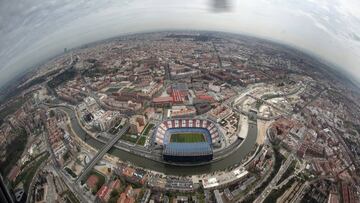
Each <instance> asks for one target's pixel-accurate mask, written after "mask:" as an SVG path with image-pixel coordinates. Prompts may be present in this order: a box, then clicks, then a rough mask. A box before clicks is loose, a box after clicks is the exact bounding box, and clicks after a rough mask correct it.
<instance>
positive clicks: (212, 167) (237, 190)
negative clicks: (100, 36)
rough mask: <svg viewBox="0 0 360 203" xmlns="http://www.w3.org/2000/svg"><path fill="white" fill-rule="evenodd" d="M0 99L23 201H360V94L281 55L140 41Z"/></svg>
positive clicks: (323, 68) (7, 171) (35, 76)
mask: <svg viewBox="0 0 360 203" xmlns="http://www.w3.org/2000/svg"><path fill="white" fill-rule="evenodd" d="M1 94H2V95H1V98H3V99H2V103H1V107H0V125H1V126H0V146H1V148H0V172H1V175H2V176H0V177H1V180H2V181H3V182H4V183H5V185H7V187H8V188H10V190H9V191H8V192H9V195H11V196H13V198H14V199H15V200H16V202H36V203H38V202H39V203H40V202H117V203H133V202H141V203H148V202H149V203H154V202H165V203H167V202H173V203H177V202H194V203H196V202H216V203H222V202H224V203H230V202H257V203H260V202H324V203H325V202H328V203H336V202H345V203H355V202H360V178H359V177H360V157H359V156H360V148H359V146H360V102H359V101H360V93H359V88H358V87H356V86H355V85H354V84H352V83H351V82H350V81H349V80H347V79H346V78H345V77H343V76H342V75H341V74H340V73H338V72H336V70H335V69H333V68H331V67H329V65H326V64H324V62H321V61H320V60H318V59H315V58H313V57H310V56H308V55H306V54H304V53H302V52H299V51H297V50H295V49H293V48H289V47H285V46H284V45H281V44H275V43H273V42H269V41H264V40H261V39H257V38H252V37H247V36H240V35H232V34H227V33H216V32H190V31H188V32H156V33H147V34H134V35H128V36H123V37H118V38H114V39H110V40H106V41H102V42H98V43H94V44H89V45H86V46H83V47H80V48H77V49H74V50H68V49H66V48H65V49H64V53H63V54H62V55H60V56H58V57H55V58H53V59H51V60H50V61H48V62H46V63H45V64H43V65H41V66H40V67H37V68H36V69H33V70H32V71H30V72H28V73H27V74H26V75H25V76H23V77H22V78H20V79H19V81H17V82H12V84H10V85H8V86H7V88H5V89H2V93H1ZM5 98H6V99H5Z"/></svg>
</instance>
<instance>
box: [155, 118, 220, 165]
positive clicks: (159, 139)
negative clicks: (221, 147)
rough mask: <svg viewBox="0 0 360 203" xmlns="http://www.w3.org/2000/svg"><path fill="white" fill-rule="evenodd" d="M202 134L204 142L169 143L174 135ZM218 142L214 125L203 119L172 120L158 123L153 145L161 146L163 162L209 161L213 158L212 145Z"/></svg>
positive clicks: (217, 133)
mask: <svg viewBox="0 0 360 203" xmlns="http://www.w3.org/2000/svg"><path fill="white" fill-rule="evenodd" d="M184 133H185V134H186V133H188V134H191V133H196V134H202V135H204V138H205V141H201V142H200V141H199V142H195V143H179V142H170V138H171V136H172V135H174V134H184ZM217 142H220V138H219V132H218V129H217V127H216V125H215V124H214V123H213V122H212V121H210V120H203V119H172V120H165V121H163V122H162V123H160V124H159V125H158V127H157V130H156V131H155V144H156V145H159V146H163V158H164V160H165V161H174V162H195V161H209V160H211V159H212V157H213V152H212V145H213V144H215V143H217Z"/></svg>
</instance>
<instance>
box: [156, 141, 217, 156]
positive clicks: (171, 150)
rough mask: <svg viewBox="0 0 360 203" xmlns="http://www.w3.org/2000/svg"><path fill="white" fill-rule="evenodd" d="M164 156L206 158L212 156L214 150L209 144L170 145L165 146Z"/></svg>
mask: <svg viewBox="0 0 360 203" xmlns="http://www.w3.org/2000/svg"><path fill="white" fill-rule="evenodd" d="M163 154H164V155H171V156H204V155H209V154H212V149H211V147H210V145H209V143H208V142H196V143H169V144H167V145H165V149H164V151H163Z"/></svg>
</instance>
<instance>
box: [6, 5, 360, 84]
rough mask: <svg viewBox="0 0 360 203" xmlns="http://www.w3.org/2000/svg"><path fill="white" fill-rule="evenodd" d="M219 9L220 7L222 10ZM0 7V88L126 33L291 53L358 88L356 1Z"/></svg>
mask: <svg viewBox="0 0 360 203" xmlns="http://www.w3.org/2000/svg"><path fill="white" fill-rule="evenodd" d="M221 2H225V5H223V4H221ZM217 3H218V2H217V1H209V0H206V1H204V0H193V1H164V0H158V1H156V0H146V1H139V0H134V1H123V0H103V1H100V0H90V1H89V0H79V1H70V0H66V1H59V0H49V1H40V0H33V1H25V0H15V1H4V0H2V1H0V36H1V38H0V63H1V66H0V70H1V74H0V86H2V85H4V84H5V83H6V82H8V81H10V80H11V79H12V78H13V77H15V76H16V75H17V74H19V73H21V72H22V71H24V70H26V69H27V68H30V67H31V66H33V65H35V64H37V63H40V62H43V61H44V60H46V59H48V58H49V57H52V56H54V55H56V54H59V53H61V52H62V51H63V50H64V48H65V47H66V48H73V47H77V46H79V45H82V44H86V43H89V42H93V41H97V40H101V39H106V38H109V37H113V36H117V35H121V34H124V33H133V32H142V31H153V30H171V29H197V30H214V31H226V32H233V33H244V34H249V35H253V36H259V37H262V38H268V39H272V40H276V41H279V42H282V43H285V44H289V45H293V46H296V47H298V48H301V49H303V50H306V51H307V52H309V53H313V54H315V55H318V56H320V57H321V58H323V59H325V60H327V61H329V62H331V63H333V64H336V65H337V66H339V67H340V68H341V70H343V71H344V73H345V74H347V75H351V76H352V77H353V78H352V79H356V80H357V81H360V67H359V66H358V64H359V62H360V34H359V33H360V2H359V1H357V0H258V1H253V0H238V1H220V8H219V7H217Z"/></svg>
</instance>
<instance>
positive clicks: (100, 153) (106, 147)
mask: <svg viewBox="0 0 360 203" xmlns="http://www.w3.org/2000/svg"><path fill="white" fill-rule="evenodd" d="M129 126H130V125H129V124H128V123H127V124H125V125H124V127H123V128H122V129H121V130H120V132H119V133H117V134H116V135H115V136H114V137H113V138H111V139H110V141H109V142H108V143H106V145H104V146H103V148H102V149H101V150H99V151H98V153H97V154H96V155H95V156H94V157H93V158H92V160H91V161H90V163H89V164H88V165H87V166H86V167H85V168H84V170H83V171H82V173H81V175H80V176H79V177H78V178H77V179H76V183H79V182H80V181H81V180H82V179H84V178H85V177H86V175H87V174H88V173H89V172H90V170H91V169H92V168H93V167H94V166H95V165H96V163H97V162H98V161H100V160H101V159H102V157H103V156H104V155H105V154H106V152H107V151H109V150H110V148H111V147H112V146H114V144H115V143H116V142H117V141H118V140H119V139H120V137H121V136H122V135H123V134H125V133H126V132H127V131H128V129H129Z"/></svg>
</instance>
